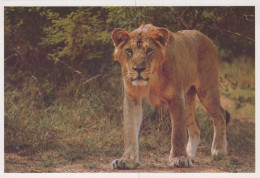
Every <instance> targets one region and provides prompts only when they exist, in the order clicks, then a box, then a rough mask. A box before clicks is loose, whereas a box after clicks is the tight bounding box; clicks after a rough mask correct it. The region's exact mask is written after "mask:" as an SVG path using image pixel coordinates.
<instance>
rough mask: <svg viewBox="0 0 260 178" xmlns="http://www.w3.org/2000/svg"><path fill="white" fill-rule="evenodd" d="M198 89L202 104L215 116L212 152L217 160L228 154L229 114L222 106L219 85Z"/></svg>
mask: <svg viewBox="0 0 260 178" xmlns="http://www.w3.org/2000/svg"><path fill="white" fill-rule="evenodd" d="M216 84H217V83H216ZM206 86H208V88H207V87H206ZM196 90H197V94H198V97H199V99H200V101H201V103H202V105H203V106H204V107H205V108H206V109H207V111H208V112H209V114H210V115H211V117H212V118H213V124H214V136H213V142H212V147H211V154H212V156H213V158H214V159H215V160H219V159H222V158H223V157H224V156H225V155H226V154H227V139H226V124H227V122H228V119H229V114H228V113H227V112H226V111H225V110H224V109H223V108H222V107H221V106H220V95H219V89H218V85H216V86H215V87H212V86H210V85H205V86H204V87H201V88H200V87H198V89H196Z"/></svg>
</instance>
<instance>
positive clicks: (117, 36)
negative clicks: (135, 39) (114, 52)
mask: <svg viewBox="0 0 260 178" xmlns="http://www.w3.org/2000/svg"><path fill="white" fill-rule="evenodd" d="M129 37H130V36H129V34H128V32H127V31H125V30H123V29H119V28H118V29H115V30H114V31H113V32H112V40H113V41H114V45H115V47H117V46H118V45H119V44H120V43H121V42H122V41H126V40H128V39H129Z"/></svg>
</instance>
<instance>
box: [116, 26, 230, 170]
mask: <svg viewBox="0 0 260 178" xmlns="http://www.w3.org/2000/svg"><path fill="white" fill-rule="evenodd" d="M112 39H113V42H114V45H115V51H114V58H115V60H117V61H118V62H119V63H120V64H121V67H122V75H123V79H124V89H125V99H124V134H125V137H124V138H125V152H124V154H123V156H122V158H120V159H117V160H114V161H113V162H112V167H113V168H118V169H128V168H135V167H136V166H138V165H139V154H138V133H139V129H140V125H141V121H142V106H141V105H142V104H141V102H142V98H146V99H147V100H148V102H149V103H150V104H151V105H152V106H154V107H163V108H167V109H168V110H169V113H170V116H171V121H172V135H171V151H170V157H169V161H170V165H172V166H173V167H190V166H192V162H191V160H194V159H195V153H196V149H197V146H198V144H199V140H200V129H199V125H198V122H197V120H196V117H195V101H194V100H195V96H196V94H197V95H198V97H199V99H200V101H201V103H202V104H203V105H204V107H205V108H206V109H207V111H208V112H209V113H210V115H211V116H212V117H213V121H214V122H213V123H214V138H213V143H212V148H211V152H212V155H213V156H214V157H216V158H222V157H223V156H224V155H225V154H226V153H227V141H226V118H225V117H226V115H227V114H226V113H225V110H223V109H222V108H221V106H220V95H219V89H218V52H217V50H216V47H215V45H214V44H213V42H212V41H211V40H210V39H209V38H208V37H207V36H205V35H203V34H202V33H200V32H198V31H195V30H184V31H179V32H177V33H173V32H170V31H169V30H167V29H164V28H158V27H155V26H153V25H142V26H141V27H139V28H138V29H136V30H134V31H133V32H131V33H128V32H126V31H125V30H122V29H116V30H114V32H113V34H112ZM136 69H143V71H142V72H137V70H136ZM186 129H188V133H189V140H188V144H187V140H186V138H187V137H186Z"/></svg>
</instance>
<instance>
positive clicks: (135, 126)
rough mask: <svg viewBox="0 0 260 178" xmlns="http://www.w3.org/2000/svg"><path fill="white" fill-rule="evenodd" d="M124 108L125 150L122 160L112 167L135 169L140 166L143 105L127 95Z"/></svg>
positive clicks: (113, 162)
mask: <svg viewBox="0 0 260 178" xmlns="http://www.w3.org/2000/svg"><path fill="white" fill-rule="evenodd" d="M123 108H124V142H125V150H124V154H123V156H122V157H121V158H119V159H116V160H114V161H112V163H111V166H112V168H113V169H134V168H136V167H137V166H138V165H139V153H138V150H139V146H138V134H139V130H140V125H141V122H142V117H143V112H142V103H141V101H138V100H135V99H133V98H131V97H130V96H129V95H128V94H127V93H126V94H125V98H124V106H123Z"/></svg>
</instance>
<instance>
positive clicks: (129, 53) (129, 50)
mask: <svg viewBox="0 0 260 178" xmlns="http://www.w3.org/2000/svg"><path fill="white" fill-rule="evenodd" d="M125 52H126V54H128V55H129V56H132V55H133V50H132V49H130V48H127V49H126V50H125Z"/></svg>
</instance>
